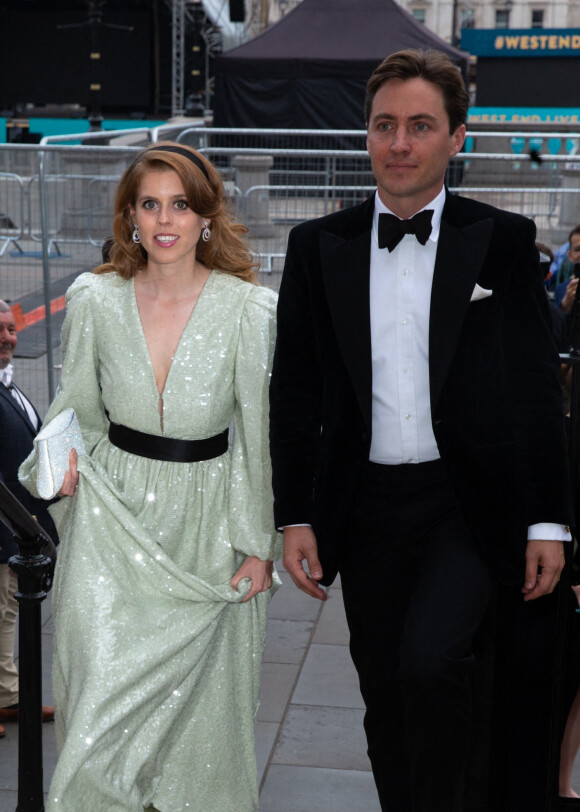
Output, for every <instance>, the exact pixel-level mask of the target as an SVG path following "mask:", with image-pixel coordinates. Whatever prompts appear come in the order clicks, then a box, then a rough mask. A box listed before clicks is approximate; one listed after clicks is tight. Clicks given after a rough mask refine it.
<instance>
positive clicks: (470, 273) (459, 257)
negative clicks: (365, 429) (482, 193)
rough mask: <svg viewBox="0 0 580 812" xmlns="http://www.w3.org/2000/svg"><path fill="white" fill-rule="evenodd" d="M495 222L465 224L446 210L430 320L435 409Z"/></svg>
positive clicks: (431, 383)
mask: <svg viewBox="0 0 580 812" xmlns="http://www.w3.org/2000/svg"><path fill="white" fill-rule="evenodd" d="M492 229H493V221H492V220H491V219H489V218H488V219H484V220H480V221H478V222H476V223H471V224H469V225H466V226H464V227H457V226H455V225H454V224H453V222H452V218H449V219H448V218H447V217H446V211H445V210H444V212H443V217H442V219H441V230H440V233H439V242H438V246H437V257H436V260H435V270H434V274H433V287H432V291H431V312H430V319H429V383H430V390H431V409H432V410H434V408H435V406H436V404H437V401H438V399H439V396H440V394H441V390H442V388H443V384H444V382H445V378H446V376H447V372H448V370H449V366H450V364H451V361H452V359H453V355H454V353H455V348H456V346H457V341H458V339H459V334H460V332H461V327H462V325H463V321H464V319H465V316H466V315H467V309H468V307H469V303H470V300H471V295H472V293H473V289H474V287H475V283H476V282H477V279H478V276H479V274H480V271H481V267H482V265H483V262H484V260H485V256H486V253H487V249H488V245H489V240H490V237H491V232H492Z"/></svg>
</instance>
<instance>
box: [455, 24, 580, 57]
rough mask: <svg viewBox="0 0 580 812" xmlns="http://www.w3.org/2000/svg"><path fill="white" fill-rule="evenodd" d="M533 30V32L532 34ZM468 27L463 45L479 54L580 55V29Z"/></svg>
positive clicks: (462, 33)
mask: <svg viewBox="0 0 580 812" xmlns="http://www.w3.org/2000/svg"><path fill="white" fill-rule="evenodd" d="M532 31H533V33H532ZM532 31H530V29H529V28H520V29H517V28H513V29H511V28H509V29H508V28H506V29H496V28H483V29H475V28H467V29H463V31H462V32H461V48H462V49H463V50H465V51H469V53H470V54H474V55H475V56H484V57H485V56H504V57H505V56H513V57H518V56H522V57H523V56H525V57H530V56H539V57H541V56H552V57H554V56H562V57H566V56H576V57H577V56H580V28H542V29H539V30H538V29H532Z"/></svg>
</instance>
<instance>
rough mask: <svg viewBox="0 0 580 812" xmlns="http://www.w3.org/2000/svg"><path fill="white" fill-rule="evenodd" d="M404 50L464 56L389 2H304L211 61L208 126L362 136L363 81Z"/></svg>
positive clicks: (464, 60)
mask: <svg viewBox="0 0 580 812" xmlns="http://www.w3.org/2000/svg"><path fill="white" fill-rule="evenodd" d="M402 48H425V49H428V48H431V49H436V50H440V51H444V52H445V53H446V54H448V56H449V57H450V58H451V59H452V60H453V62H454V63H455V64H457V65H458V66H459V67H460V68H461V71H462V73H463V74H464V75H467V67H468V55H467V54H466V53H464V52H463V51H459V50H457V49H456V48H453V47H452V46H451V45H449V44H448V43H446V42H445V41H444V40H442V39H440V38H439V37H438V36H437V35H436V34H434V33H433V32H432V31H429V29H428V28H426V27H425V26H424V25H423V24H422V23H420V22H418V21H417V20H416V19H415V18H414V17H413V16H412V15H411V14H409V13H408V12H407V11H405V10H404V9H402V8H401V7H400V6H398V5H397V3H396V2H395V0H303V1H302V3H300V5H298V6H296V8H294V9H293V10H292V11H291V12H290V13H289V14H287V15H286V16H285V17H283V18H282V19H281V20H280V21H279V22H277V23H275V24H274V25H272V26H270V27H269V28H267V29H266V30H265V31H264V32H263V33H262V34H260V35H259V36H257V37H255V38H254V39H252V40H250V41H249V42H246V43H245V44H244V45H240V46H239V47H237V48H233V49H232V50H230V51H227V52H226V53H224V54H223V55H222V56H221V57H219V58H218V59H217V60H216V62H215V104H214V126H216V127H271V128H292V129H296V128H298V129H303V128H306V129H308V128H311V129H362V128H363V127H364V115H363V103H364V92H365V86H366V81H367V79H368V77H369V76H370V74H371V73H372V71H373V70H374V68H375V67H376V66H377V65H378V64H379V63H380V62H381V61H382V60H383V59H384V58H385V57H386V56H388V55H389V54H391V53H393V52H394V51H398V50H401V49H402Z"/></svg>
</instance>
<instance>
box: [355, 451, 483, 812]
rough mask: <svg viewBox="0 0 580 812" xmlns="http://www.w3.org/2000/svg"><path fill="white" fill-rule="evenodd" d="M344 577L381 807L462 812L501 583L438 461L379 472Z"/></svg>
mask: <svg viewBox="0 0 580 812" xmlns="http://www.w3.org/2000/svg"><path fill="white" fill-rule="evenodd" d="M340 573H341V581H342V588H343V596H344V603H345V608H346V615H347V620H348V625H349V629H350V635H351V638H350V649H351V654H352V658H353V661H354V664H355V666H356V668H357V671H358V675H359V679H360V687H361V692H362V695H363V699H364V701H365V705H366V714H365V731H366V735H367V742H368V753H369V757H370V760H371V764H372V769H373V775H374V779H375V782H376V785H377V789H378V792H379V797H380V801H381V808H382V809H384V810H385V811H386V812H452V810H454V809H458V808H461V806H459V807H458V806H457V796H458V794H459V787H460V784H461V781H462V774H463V770H464V765H465V761H466V756H467V753H468V751H469V744H470V743H469V737H470V732H471V719H472V711H473V680H474V674H475V672H476V668H477V665H478V664H477V659H476V657H475V655H474V651H473V641H474V637H475V635H476V633H477V630H478V628H479V627H480V625H481V623H482V620H483V618H484V616H485V613H486V609H487V607H488V605H489V603H490V600H491V597H492V594H493V589H494V581H493V577H492V574H491V572H490V569H489V567H488V566H487V564H486V563H485V562H484V560H483V559H482V557H481V555H480V553H479V551H478V549H477V546H476V544H475V543H474V541H473V539H472V537H471V535H470V533H469V531H468V529H467V527H466V525H465V522H464V520H463V518H462V516H461V513H460V510H459V507H458V504H457V501H456V499H455V496H454V494H453V491H452V489H451V487H450V485H449V482H448V480H447V478H446V475H445V472H444V469H443V465H442V463H441V462H440V461H436V462H428V463H423V464H419V465H399V466H383V465H377V464H373V463H369V466H368V470H367V473H366V477H365V480H364V483H363V486H362V487H361V490H360V494H359V498H358V504H357V506H356V511H355V515H354V516H353V521H352V527H351V529H350V533H349V542H348V545H347V549H346V551H345V553H344V556H343V557H342V560H341V566H340ZM465 812H468V811H467V810H466V811H465Z"/></svg>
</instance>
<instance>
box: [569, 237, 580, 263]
mask: <svg viewBox="0 0 580 812" xmlns="http://www.w3.org/2000/svg"><path fill="white" fill-rule="evenodd" d="M568 259H569V260H570V262H571V263H572V264H573V265H575V264H576V263H577V262H580V234H572V236H571V237H570V248H569V249H568Z"/></svg>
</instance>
